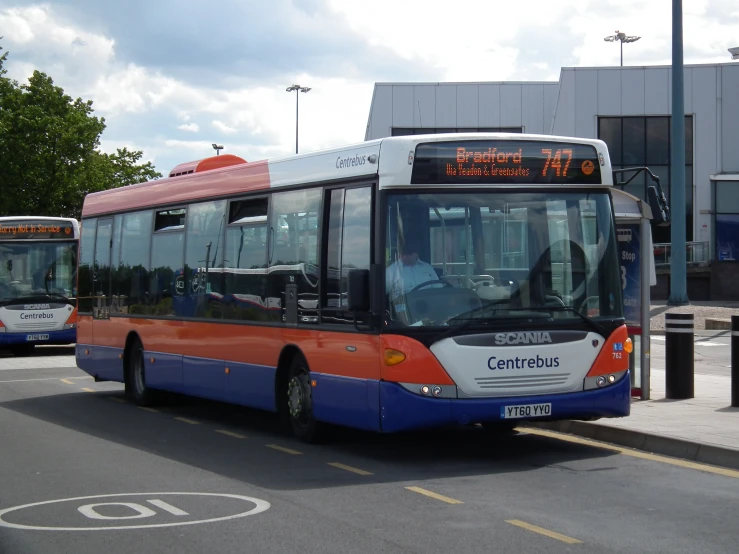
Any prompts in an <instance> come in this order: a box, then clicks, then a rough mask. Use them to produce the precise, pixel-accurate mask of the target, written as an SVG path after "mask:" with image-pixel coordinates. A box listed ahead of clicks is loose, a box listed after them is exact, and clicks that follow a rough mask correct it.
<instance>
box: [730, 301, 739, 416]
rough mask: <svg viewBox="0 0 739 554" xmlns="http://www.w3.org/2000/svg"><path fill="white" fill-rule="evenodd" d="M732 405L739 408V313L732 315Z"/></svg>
mask: <svg viewBox="0 0 739 554" xmlns="http://www.w3.org/2000/svg"><path fill="white" fill-rule="evenodd" d="M731 407H732V408H739V315H733V316H731Z"/></svg>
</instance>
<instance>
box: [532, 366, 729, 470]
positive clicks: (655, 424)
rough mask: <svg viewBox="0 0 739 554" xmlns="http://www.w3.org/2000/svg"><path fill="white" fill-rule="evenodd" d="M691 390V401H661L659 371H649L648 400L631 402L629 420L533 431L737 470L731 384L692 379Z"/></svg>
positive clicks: (552, 426)
mask: <svg viewBox="0 0 739 554" xmlns="http://www.w3.org/2000/svg"><path fill="white" fill-rule="evenodd" d="M694 384H695V387H694V393H695V397H694V398H691V399H688V400H671V399H669V400H668V399H666V398H665V371H664V370H660V369H652V386H651V398H652V399H651V400H645V401H642V400H637V399H634V401H633V402H632V404H631V415H630V416H629V417H625V418H619V419H601V420H598V421H597V422H582V421H563V422H556V423H541V424H538V425H537V426H538V427H543V428H546V429H553V430H557V431H561V432H565V433H571V434H573V435H578V436H583V437H588V438H591V439H595V440H602V441H604V442H610V443H615V444H620V445H622V446H627V447H631V448H636V449H639V450H645V451H649V452H653V453H655V454H663V455H666V456H674V457H678V458H685V459H690V460H694V461H698V462H703V463H707V464H712V465H718V466H725V467H731V468H734V469H739V408H732V407H730V406H731V378H730V377H728V376H723V375H701V374H696V375H695V381H694Z"/></svg>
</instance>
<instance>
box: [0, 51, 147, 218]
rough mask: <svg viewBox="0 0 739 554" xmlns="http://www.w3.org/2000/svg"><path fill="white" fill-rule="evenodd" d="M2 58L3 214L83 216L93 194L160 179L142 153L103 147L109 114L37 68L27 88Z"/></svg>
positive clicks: (0, 212)
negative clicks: (111, 151)
mask: <svg viewBox="0 0 739 554" xmlns="http://www.w3.org/2000/svg"><path fill="white" fill-rule="evenodd" d="M7 57H8V53H7V52H5V53H4V54H3V55H2V56H0V215H50V216H66V217H77V218H79V217H80V214H81V212H82V203H83V201H84V197H85V195H86V194H88V193H90V192H96V191H101V190H106V189H111V188H117V187H122V186H125V185H130V184H132V183H137V182H142V181H147V180H151V179H157V178H159V177H161V174H160V173H158V172H156V171H155V169H154V166H153V165H152V164H151V163H150V162H147V163H145V164H141V163H139V161H140V160H141V158H142V157H143V153H142V152H140V151H129V150H128V149H126V148H123V149H118V150H117V152H116V153H115V154H104V153H102V152H100V151H99V150H98V148H99V146H100V136H101V135H102V133H103V131H104V130H105V119H104V118H98V117H96V116H94V115H93V108H92V101H90V100H88V101H84V100H82V99H81V98H77V99H76V100H73V99H72V98H71V97H70V96H68V95H66V94H65V93H64V90H63V89H62V88H61V87H58V86H56V85H54V82H53V80H52V79H51V77H49V76H48V75H46V74H45V73H42V72H40V71H34V72H33V75H32V76H31V77H30V78H29V79H28V83H26V84H23V85H20V84H19V83H18V82H17V81H12V80H10V79H8V78H7V77H5V75H6V73H7V71H6V70H5V68H4V63H5V61H6V60H7Z"/></svg>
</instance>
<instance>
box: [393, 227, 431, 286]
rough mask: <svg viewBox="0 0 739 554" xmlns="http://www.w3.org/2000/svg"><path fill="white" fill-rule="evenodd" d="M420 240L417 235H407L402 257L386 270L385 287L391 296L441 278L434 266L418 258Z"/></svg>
mask: <svg viewBox="0 0 739 554" xmlns="http://www.w3.org/2000/svg"><path fill="white" fill-rule="evenodd" d="M419 242H420V241H419V240H418V238H417V237H413V236H412V235H410V234H409V235H406V237H405V240H404V242H403V247H402V250H401V253H400V259H398V260H396V261H395V262H393V263H392V264H390V265H389V266H388V267H387V269H386V270H385V287H386V290H387V293H388V294H389V295H390V296H391V297H395V296H398V295H399V294H404V293H407V292H409V291H411V290H413V288H414V287H417V286H418V285H420V284H421V283H425V282H427V281H438V280H439V277H438V276H437V275H436V271H434V268H433V267H432V266H431V265H430V264H427V263H426V262H424V261H421V260H420V259H419V258H418V250H419ZM434 286H436V285H434Z"/></svg>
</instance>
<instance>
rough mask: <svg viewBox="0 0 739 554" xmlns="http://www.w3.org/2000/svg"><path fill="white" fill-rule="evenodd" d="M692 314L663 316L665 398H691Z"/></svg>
mask: <svg viewBox="0 0 739 554" xmlns="http://www.w3.org/2000/svg"><path fill="white" fill-rule="evenodd" d="M694 334H695V329H694V326H693V314H665V338H666V339H667V340H666V342H667V344H666V360H665V379H666V383H665V392H666V395H665V396H666V398H672V399H678V400H683V399H685V398H693V397H694V396H695V393H694V381H695V378H694V371H693V369H694V360H695V355H694V351H695V346H694V344H693V336H694Z"/></svg>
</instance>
